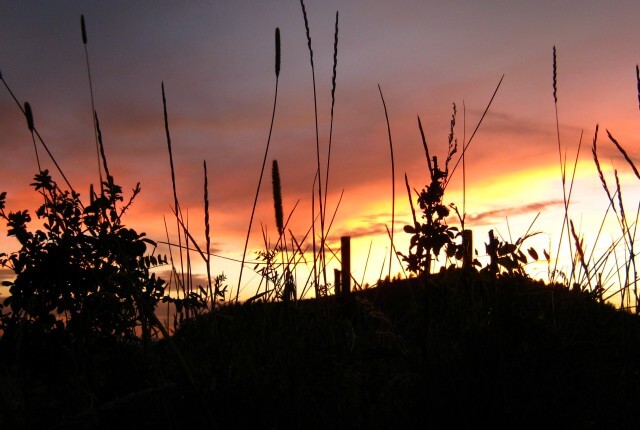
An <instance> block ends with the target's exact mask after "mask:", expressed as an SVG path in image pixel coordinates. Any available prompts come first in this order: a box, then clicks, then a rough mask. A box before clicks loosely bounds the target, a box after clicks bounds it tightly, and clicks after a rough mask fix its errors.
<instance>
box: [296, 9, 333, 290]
mask: <svg viewBox="0 0 640 430" xmlns="http://www.w3.org/2000/svg"><path fill="white" fill-rule="evenodd" d="M300 5H301V6H302V15H303V17H304V27H305V31H306V34H307V46H308V48H309V60H310V62H311V78H312V81H313V109H314V119H315V130H316V161H317V169H316V171H317V174H316V180H317V183H318V205H319V210H320V249H319V250H317V249H316V246H315V245H314V247H313V248H314V258H313V264H314V266H315V265H316V264H318V263H317V260H319V261H320V263H319V264H320V271H321V273H322V275H323V281H324V286H325V288H326V284H327V273H326V267H325V264H326V261H325V256H324V236H325V235H324V210H323V200H322V169H321V167H320V137H319V133H318V96H317V94H316V71H315V66H314V63H313V49H312V48H311V33H310V31H309V20H308V19H307V9H306V8H305V6H304V1H303V0H300ZM314 189H315V181H314ZM314 194H315V191H314ZM313 227H314V229H313V236H314V243H315V235H316V233H315V223H314V224H313ZM316 251H319V254H318V255H316ZM314 274H316V275H315V276H314V281H315V282H316V284H317V283H319V279H318V276H317V271H316V269H315V268H314ZM316 290H318V288H316Z"/></svg>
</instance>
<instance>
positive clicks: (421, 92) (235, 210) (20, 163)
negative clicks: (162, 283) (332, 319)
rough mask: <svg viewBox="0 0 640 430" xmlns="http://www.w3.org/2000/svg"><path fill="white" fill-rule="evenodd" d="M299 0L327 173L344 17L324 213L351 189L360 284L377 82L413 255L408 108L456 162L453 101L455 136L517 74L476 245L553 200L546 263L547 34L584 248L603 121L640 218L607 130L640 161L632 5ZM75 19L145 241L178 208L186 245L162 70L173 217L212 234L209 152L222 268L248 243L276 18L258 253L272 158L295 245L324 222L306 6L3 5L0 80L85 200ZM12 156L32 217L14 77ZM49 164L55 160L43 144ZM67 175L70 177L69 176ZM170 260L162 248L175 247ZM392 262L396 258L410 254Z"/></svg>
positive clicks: (111, 154)
mask: <svg viewBox="0 0 640 430" xmlns="http://www.w3.org/2000/svg"><path fill="white" fill-rule="evenodd" d="M306 9H307V13H308V18H309V25H310V32H311V38H312V47H313V51H314V62H315V67H316V69H315V77H316V82H317V86H316V89H317V92H318V116H319V134H320V145H321V153H322V154H323V159H322V166H323V169H324V168H325V166H326V152H327V143H328V135H329V134H328V132H329V113H330V108H331V75H332V65H333V42H334V25H335V14H336V11H339V14H340V15H339V16H340V21H339V43H338V66H337V79H336V85H337V88H336V104H335V119H334V124H333V146H332V158H331V172H330V184H329V186H330V190H329V191H330V195H329V198H328V201H329V210H328V211H329V212H332V211H333V210H334V209H335V207H336V204H337V202H338V198H339V196H340V193H341V192H342V190H344V197H343V200H342V203H341V204H340V206H339V208H338V212H337V215H336V218H335V221H334V224H333V227H332V230H331V232H330V235H329V244H330V246H332V247H333V248H334V249H335V250H336V251H337V250H338V244H339V238H340V236H343V235H350V236H352V237H353V240H354V242H353V252H354V256H353V257H352V266H353V271H354V275H355V277H356V278H357V279H360V278H364V279H365V281H368V282H375V280H376V279H377V278H378V277H379V276H380V274H381V267H382V264H383V261H384V260H385V258H388V253H389V239H388V237H387V234H386V230H385V224H386V225H388V226H389V227H390V226H391V166H390V154H389V142H388V138H387V129H386V123H385V116H384V110H383V106H382V102H381V99H380V94H379V92H378V85H380V86H381V88H382V91H383V93H384V97H385V101H386V105H387V108H388V111H389V119H390V125H391V131H392V137H393V145H394V152H395V171H396V178H395V179H396V186H395V189H396V224H395V229H394V230H395V245H396V248H397V249H398V250H399V251H401V252H405V253H406V252H407V248H408V243H409V235H408V234H406V233H404V232H403V231H402V226H403V225H404V224H405V223H407V222H408V221H409V219H410V212H409V211H410V209H409V204H408V199H407V195H406V191H405V186H404V180H403V175H404V174H405V173H406V174H407V175H408V177H409V181H410V184H411V186H412V187H414V188H416V189H418V190H419V189H421V188H422V187H424V186H425V185H426V183H427V182H426V181H427V169H426V162H425V158H424V151H423V149H422V144H421V140H420V134H419V130H418V125H417V116H418V115H419V116H420V118H421V119H422V123H423V126H424V129H425V133H426V137H427V141H428V143H429V148H430V151H431V153H432V154H433V155H438V156H439V158H441V159H443V158H444V157H445V156H446V153H445V151H446V146H447V135H448V133H449V121H450V118H451V113H452V104H453V103H455V104H456V106H457V109H458V117H457V127H456V130H455V132H456V137H457V138H458V140H459V144H460V145H462V142H463V138H464V136H466V137H467V139H468V138H469V136H470V134H471V132H472V131H473V129H474V127H475V125H476V123H477V122H478V120H479V118H480V116H481V114H482V111H483V110H484V108H485V107H486V105H487V103H488V101H489V99H490V98H491V95H492V93H493V91H494V89H495V88H496V85H497V84H498V81H499V80H500V78H501V77H502V75H504V80H503V82H502V85H501V87H500V89H499V91H498V93H497V95H496V98H495V100H494V102H493V105H492V106H491V109H490V111H489V113H488V115H487V116H486V118H485V120H484V122H483V124H482V126H481V128H480V130H479V131H478V134H477V135H476V137H475V138H474V140H473V142H472V143H471V145H470V147H469V151H468V152H467V158H466V180H467V189H466V194H467V197H466V208H465V209H466V212H467V226H468V227H469V228H472V229H473V230H474V232H475V233H474V234H475V238H476V243H475V248H476V249H478V252H479V254H480V255H481V256H482V255H483V254H484V252H485V248H484V242H486V241H487V240H486V239H485V238H486V233H487V231H488V230H489V229H494V230H497V231H498V232H500V234H501V235H502V236H503V237H504V238H506V239H508V237H509V230H510V232H511V235H512V237H513V240H514V241H515V239H516V238H517V237H519V236H521V235H523V234H524V233H525V231H526V230H527V227H528V225H529V224H530V223H531V222H532V221H533V219H534V218H535V216H536V214H538V213H540V216H539V218H538V220H537V221H536V223H535V224H534V226H533V229H534V230H536V231H541V232H543V233H544V234H541V235H539V236H537V237H536V238H535V239H532V241H531V245H530V246H534V247H536V248H537V249H538V251H539V252H540V254H542V252H541V251H542V249H543V248H548V247H549V244H551V249H552V250H553V254H555V248H556V246H557V243H558V237H559V233H558V232H559V228H560V226H561V224H562V215H561V214H562V210H561V209H562V185H561V179H560V167H559V155H558V142H557V136H556V122H555V118H556V117H555V108H554V99H553V92H552V77H553V75H552V63H553V57H552V50H553V47H554V46H556V49H557V66H558V68H557V70H558V83H557V85H558V93H557V95H558V117H559V123H560V140H561V145H562V148H563V151H564V150H566V151H567V154H568V155H567V156H568V158H569V159H570V160H571V163H572V162H573V159H574V158H575V154H576V150H577V147H578V142H579V140H580V135H581V132H583V133H584V136H583V139H582V141H583V147H582V150H581V155H580V163H579V165H578V168H577V172H576V184H575V186H574V194H573V197H572V199H573V201H572V207H571V209H570V216H571V218H572V219H573V220H574V222H575V224H576V227H577V228H578V229H579V230H580V231H581V233H582V234H585V235H587V240H586V242H585V243H586V244H587V248H588V249H591V247H592V246H593V242H590V241H589V240H588V238H589V236H588V235H590V234H593V233H594V231H595V230H596V229H597V227H598V226H599V224H600V222H601V219H602V216H603V215H604V212H605V210H606V205H607V201H606V198H605V195H604V192H603V191H602V187H601V185H600V182H599V179H598V176H597V173H596V170H595V167H594V163H593V161H592V157H591V150H590V146H591V143H592V140H593V135H594V130H595V126H596V124H597V123H599V124H600V134H599V139H598V145H599V156H600V161H601V163H602V165H603V168H604V169H605V173H606V174H607V179H608V180H609V183H610V184H613V183H614V179H613V173H612V170H613V168H614V167H615V168H617V169H618V171H619V175H620V178H621V182H622V189H623V193H624V194H623V196H624V199H625V203H626V204H627V208H626V209H627V212H628V215H629V214H630V215H629V217H630V219H632V220H633V219H634V218H635V213H636V209H637V207H638V201H639V196H640V192H639V190H640V183H638V180H637V179H636V178H635V176H633V173H632V172H631V170H630V168H629V166H628V164H627V163H626V162H625V161H624V159H623V158H622V157H621V156H620V155H619V153H618V152H617V151H616V149H615V147H614V146H613V145H612V144H611V142H610V141H609V140H608V139H607V136H606V132H605V129H608V130H609V131H610V132H611V133H612V134H613V135H614V136H615V137H616V138H617V140H618V141H619V142H620V143H621V144H622V145H623V146H624V147H625V149H626V150H627V152H628V153H629V155H630V157H631V158H632V159H633V160H634V161H638V160H640V140H639V138H638V136H640V134H639V131H640V111H639V110H638V91H637V82H636V74H635V67H636V64H637V63H640V45H639V44H638V40H640V27H639V26H638V17H640V2H638V1H614V2H609V3H607V2H602V1H563V2H557V1H546V0H543V1H537V2H531V1H520V0H518V1H508V2H507V1H448V2H435V1H418V0H415V1H408V0H407V1H394V2H391V1H377V0H350V1H329V0H323V1H314V0H307V1H306ZM81 14H84V16H85V20H86V24H87V33H88V45H87V48H88V52H89V58H90V64H91V73H92V79H93V87H94V96H95V106H96V111H97V112H98V115H99V117H100V123H101V127H102V133H103V137H104V142H105V150H106V153H107V157H108V160H109V163H110V168H111V171H112V173H113V175H114V176H115V179H116V182H117V183H118V184H120V185H122V186H123V188H124V189H125V190H126V191H127V192H129V191H130V190H131V188H133V187H134V186H135V183H136V182H138V181H139V182H140V183H141V187H142V193H141V195H140V196H139V197H138V199H137V201H136V202H135V204H134V207H133V209H132V211H131V213H130V214H129V217H128V218H125V222H126V224H127V225H129V226H130V227H133V228H135V229H136V230H138V231H145V232H146V233H147V234H148V236H149V237H151V238H152V239H156V240H166V235H165V232H164V224H163V216H165V217H166V218H167V220H168V223H169V228H170V234H171V235H172V236H175V229H176V228H175V221H173V220H170V218H171V209H170V208H171V206H172V204H173V196H172V190H171V180H170V170H169V158H168V154H167V150H166V139H165V132H164V124H163V114H162V97H161V89H160V88H161V82H164V85H165V89H166V93H167V103H168V115H169V122H170V127H171V135H172V141H173V150H174V161H175V167H176V175H177V178H176V181H177V186H178V196H179V198H180V202H181V207H182V210H183V212H184V213H185V215H186V213H187V211H188V217H189V223H190V224H189V225H190V228H191V230H192V231H193V233H194V234H195V235H196V236H197V237H198V239H199V240H200V241H201V244H203V243H204V240H203V239H202V238H203V232H204V227H203V216H202V206H203V203H202V194H203V191H202V188H203V171H202V170H203V169H202V163H203V160H206V162H207V165H208V170H209V193H210V202H211V203H210V204H211V210H212V235H213V242H214V248H215V249H214V252H215V253H216V254H217V255H220V256H223V257H228V258H231V259H239V258H241V256H242V249H243V245H244V238H245V235H246V231H247V226H248V223H249V217H250V213H251V206H252V203H253V198H254V194H255V189H256V185H257V181H258V177H259V174H260V166H261V164H262V158H263V156H264V149H265V146H266V142H267V136H268V132H269V124H270V120H271V111H272V107H273V97H274V91H275V81H276V78H275V74H274V31H275V28H276V27H279V28H280V31H281V38H282V66H281V73H280V79H279V89H278V91H279V94H278V100H277V108H276V113H275V124H274V130H273V135H272V140H271V147H270V150H269V156H268V165H267V167H268V170H267V171H266V172H265V178H264V180H263V183H262V189H261V194H260V198H259V201H258V204H259V206H258V210H257V212H256V217H255V220H254V225H253V230H252V235H251V242H250V252H249V254H248V255H249V259H250V260H253V259H254V257H255V253H254V251H256V250H259V249H263V248H264V244H263V240H262V233H261V224H263V225H264V226H266V228H267V229H268V233H269V236H270V237H271V239H272V241H273V242H275V240H276V239H277V231H276V227H275V223H274V215H273V203H272V198H271V181H270V165H271V160H273V159H277V160H278V163H279V166H280V173H281V176H282V187H283V193H284V197H283V200H284V210H285V213H288V212H289V211H290V210H291V209H292V208H293V206H294V205H295V204H296V202H297V201H298V200H300V203H299V205H298V207H297V209H296V211H295V212H294V214H293V216H292V224H291V225H290V227H291V230H292V231H293V232H294V234H296V236H297V237H298V238H301V237H302V236H303V235H304V232H305V231H306V229H307V228H308V227H309V225H310V222H311V212H310V210H311V193H312V185H313V179H314V175H315V172H316V142H315V126H314V105H313V86H312V80H311V67H310V62H309V53H308V49H307V39H306V35H305V26H304V19H303V15H302V10H301V6H300V3H299V1H296V0H286V1H285V0H278V1H276V0H273V1H248V0H233V1H231V0H229V1H189V2H177V1H135V2H131V1H109V2H99V1H56V2H42V1H20V2H7V1H5V2H2V3H0V40H1V41H2V43H0V70H1V72H2V75H3V77H4V79H5V81H6V82H7V83H8V85H9V86H10V87H11V89H12V90H13V91H14V93H15V94H16V96H17V97H18V99H19V100H20V101H21V102H24V101H29V102H30V104H31V106H32V108H33V112H34V116H35V125H36V127H37V129H38V130H39V132H40V134H41V135H42V136H43V138H44V139H45V141H46V142H47V144H48V146H49V147H50V149H51V150H52V152H53V153H54V155H55V157H56V159H57V160H58V161H59V163H60V164H61V166H62V168H63V170H64V171H65V174H66V175H67V176H68V177H69V179H70V181H71V183H72V184H73V186H74V187H75V188H76V189H77V190H79V191H80V192H81V193H83V194H85V195H86V194H87V192H88V189H89V184H90V183H94V184H95V183H96V182H97V176H98V174H97V161H96V156H95V143H94V134H93V129H92V119H91V101H90V92H89V83H88V78H87V70H86V65H85V52H84V47H83V44H82V39H81V33H80V16H81ZM463 106H464V109H463ZM463 111H466V115H463ZM465 117H466V118H465ZM465 123H466V133H465V127H464V124H465ZM0 149H1V151H2V154H3V156H2V158H0V191H6V192H7V194H8V198H7V207H8V209H10V210H21V209H27V208H28V209H30V211H31V212H32V213H33V211H34V209H35V208H36V206H37V203H38V199H37V194H36V193H35V192H34V191H33V189H32V188H30V187H29V183H30V182H31V181H32V178H33V175H34V174H35V173H36V170H37V167H36V161H35V156H34V149H33V145H32V143H31V135H30V133H29V132H28V129H27V126H26V122H25V120H24V118H23V116H22V114H21V112H20V110H19V109H18V107H17V106H16V105H15V102H14V101H13V99H12V98H11V96H10V95H9V93H8V92H7V91H6V89H5V88H4V86H0ZM41 159H42V160H46V161H43V164H44V167H45V168H49V169H50V170H52V171H54V167H53V165H52V163H51V162H50V161H49V160H47V159H45V158H44V157H43V156H42V152H41ZM461 173H462V172H461V169H459V170H458V171H456V173H455V175H454V178H453V180H452V182H451V186H450V188H449V189H447V193H446V195H445V203H447V204H448V203H452V202H453V203H456V204H457V205H458V206H459V207H460V208H462V194H461V189H462V187H461ZM54 178H55V179H56V180H59V182H61V183H62V180H61V178H60V177H59V175H57V172H54ZM323 180H324V179H323ZM507 221H508V223H507ZM612 225H613V228H612V230H611V232H610V233H607V234H605V235H603V238H601V243H599V244H598V245H599V246H602V247H606V246H607V245H608V243H610V241H611V238H612V237H614V238H615V237H616V234H619V233H616V228H615V223H612ZM618 231H619V230H618ZM171 240H172V241H174V240H175V237H172V239H171ZM370 244H371V246H372V250H371V257H370V261H369V263H368V265H367V272H366V273H364V262H365V259H366V256H367V251H368V248H369V246H370ZM13 249H15V241H14V240H13V239H11V238H7V237H6V226H5V225H1V226H0V252H2V251H8V250H13ZM160 252H161V253H163V254H164V253H166V252H167V251H166V248H163V249H161V250H160ZM561 256H562V255H561ZM252 267H253V265H251V266H247V269H246V270H245V274H244V275H243V282H242V283H243V286H242V293H241V296H242V297H245V298H246V297H249V296H250V295H252V294H254V293H255V290H256V286H257V281H258V277H257V276H256V274H255V273H254V272H253V271H252V270H251V269H252ZM561 267H562V264H561ZM238 269H239V264H238V263H234V262H232V261H229V260H225V259H220V258H217V259H214V260H213V272H214V274H218V273H221V272H224V273H225V274H226V275H227V277H228V281H227V283H228V284H229V286H230V287H231V288H233V289H234V290H235V289H236V287H237V283H238V271H239V270H238ZM545 270H546V264H545V265H544V267H537V268H536V267H532V275H534V276H538V277H542V278H543V279H546V276H547V274H546V272H544V271H545ZM392 271H393V273H397V272H399V271H400V265H399V263H398V262H397V261H394V266H393V270H392ZM386 272H387V269H386V268H384V274H386ZM4 275H5V276H7V273H6V271H5V274H4ZM299 288H301V287H299Z"/></svg>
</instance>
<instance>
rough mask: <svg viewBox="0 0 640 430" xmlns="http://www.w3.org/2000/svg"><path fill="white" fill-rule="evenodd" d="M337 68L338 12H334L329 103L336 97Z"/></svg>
mask: <svg viewBox="0 0 640 430" xmlns="http://www.w3.org/2000/svg"><path fill="white" fill-rule="evenodd" d="M337 66H338V11H336V32H335V35H334V38H333V76H332V78H331V101H332V102H334V101H335V95H336V67H337Z"/></svg>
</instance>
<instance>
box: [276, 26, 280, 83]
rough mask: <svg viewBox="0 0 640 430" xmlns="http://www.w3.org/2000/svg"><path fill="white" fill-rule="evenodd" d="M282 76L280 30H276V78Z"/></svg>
mask: <svg viewBox="0 0 640 430" xmlns="http://www.w3.org/2000/svg"><path fill="white" fill-rule="evenodd" d="M278 76H280V28H276V78H277V77H278Z"/></svg>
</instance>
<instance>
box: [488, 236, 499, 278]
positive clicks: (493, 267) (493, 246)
mask: <svg viewBox="0 0 640 430" xmlns="http://www.w3.org/2000/svg"><path fill="white" fill-rule="evenodd" d="M487 251H489V258H490V259H491V262H490V263H489V271H490V272H491V275H493V277H494V278H495V277H496V275H497V274H498V239H497V238H496V237H495V235H494V234H493V230H489V247H488V249H487Z"/></svg>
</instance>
